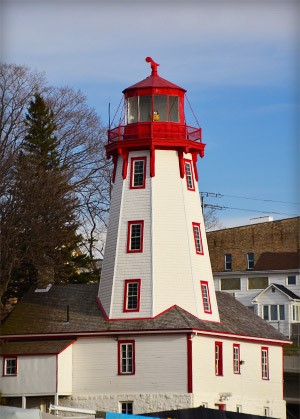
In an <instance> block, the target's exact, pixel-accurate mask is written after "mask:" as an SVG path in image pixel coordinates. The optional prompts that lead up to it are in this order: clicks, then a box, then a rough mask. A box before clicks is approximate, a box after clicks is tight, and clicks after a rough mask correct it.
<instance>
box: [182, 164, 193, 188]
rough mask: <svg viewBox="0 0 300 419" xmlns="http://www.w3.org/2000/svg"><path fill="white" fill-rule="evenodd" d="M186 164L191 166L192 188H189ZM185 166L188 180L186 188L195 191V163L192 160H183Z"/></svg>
mask: <svg viewBox="0 0 300 419" xmlns="http://www.w3.org/2000/svg"><path fill="white" fill-rule="evenodd" d="M186 163H188V164H189V165H190V170H191V181H192V187H189V183H188V177H187V173H186ZM183 165H184V173H185V179H186V187H187V188H188V190H189V191H195V177H194V172H193V162H192V160H189V159H183Z"/></svg>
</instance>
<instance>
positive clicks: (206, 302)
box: [200, 281, 211, 314]
mask: <svg viewBox="0 0 300 419" xmlns="http://www.w3.org/2000/svg"><path fill="white" fill-rule="evenodd" d="M200 285H201V293H202V301H203V309H204V313H208V314H211V304H210V296H209V288H208V282H207V281H200Z"/></svg>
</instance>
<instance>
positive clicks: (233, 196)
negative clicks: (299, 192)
mask: <svg viewBox="0 0 300 419" xmlns="http://www.w3.org/2000/svg"><path fill="white" fill-rule="evenodd" d="M201 195H202V196H206V197H210V198H221V197H223V196H225V197H228V198H239V199H249V200H252V201H262V202H275V203H279V204H292V205H300V203H299V202H287V201H276V200H274V199H260V198H250V197H248V196H238V195H225V194H221V193H216V192H204V191H203V192H201Z"/></svg>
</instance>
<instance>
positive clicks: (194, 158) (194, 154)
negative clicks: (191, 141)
mask: <svg viewBox="0 0 300 419" xmlns="http://www.w3.org/2000/svg"><path fill="white" fill-rule="evenodd" d="M197 158H198V153H192V159H193V168H194V174H195V179H196V182H198V170H197Z"/></svg>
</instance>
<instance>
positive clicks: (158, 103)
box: [153, 95, 168, 122]
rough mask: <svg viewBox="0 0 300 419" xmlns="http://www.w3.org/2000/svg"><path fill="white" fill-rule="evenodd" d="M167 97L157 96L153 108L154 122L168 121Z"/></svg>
mask: <svg viewBox="0 0 300 419" xmlns="http://www.w3.org/2000/svg"><path fill="white" fill-rule="evenodd" d="M167 120H168V118H167V96H164V95H155V96H154V108H153V121H154V122H158V121H167Z"/></svg>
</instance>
